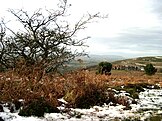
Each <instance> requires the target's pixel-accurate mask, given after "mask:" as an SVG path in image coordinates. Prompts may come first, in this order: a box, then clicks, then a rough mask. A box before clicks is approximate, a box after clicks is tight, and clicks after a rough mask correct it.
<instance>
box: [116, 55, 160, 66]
mask: <svg viewBox="0 0 162 121" xmlns="http://www.w3.org/2000/svg"><path fill="white" fill-rule="evenodd" d="M148 63H152V64H153V65H154V66H155V67H156V68H162V56H154V57H138V58H133V59H125V60H119V61H114V62H113V64H116V65H131V66H145V65H146V64H148Z"/></svg>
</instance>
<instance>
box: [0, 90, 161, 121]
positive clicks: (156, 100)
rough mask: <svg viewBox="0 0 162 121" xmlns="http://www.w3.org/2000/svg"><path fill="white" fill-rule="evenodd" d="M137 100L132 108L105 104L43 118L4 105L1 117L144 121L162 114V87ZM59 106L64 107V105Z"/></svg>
mask: <svg viewBox="0 0 162 121" xmlns="http://www.w3.org/2000/svg"><path fill="white" fill-rule="evenodd" d="M122 93H123V94H124V92H122ZM60 101H63V100H60ZM137 102H138V103H137V104H131V107H132V109H131V110H124V108H125V107H124V106H122V105H117V106H112V105H103V106H101V107H99V106H94V107H93V108H90V109H69V111H68V113H50V114H45V116H44V117H42V118H37V117H22V116H19V115H18V113H17V112H16V113H10V112H9V110H8V109H7V108H6V107H4V112H0V117H2V119H4V121H100V120H102V121H114V120H118V121H120V120H121V121H122V120H124V119H129V120H131V119H132V120H134V119H138V120H141V121H143V120H145V119H147V118H148V117H150V116H152V115H156V114H162V89H146V90H145V91H144V92H141V93H140V95H139V100H137ZM64 103H66V102H64ZM59 108H60V109H64V107H59Z"/></svg>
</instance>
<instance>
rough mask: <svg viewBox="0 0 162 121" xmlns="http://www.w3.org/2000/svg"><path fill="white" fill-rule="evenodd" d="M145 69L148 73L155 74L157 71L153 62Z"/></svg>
mask: <svg viewBox="0 0 162 121" xmlns="http://www.w3.org/2000/svg"><path fill="white" fill-rule="evenodd" d="M144 70H145V73H146V74H147V75H154V74H155V73H156V72H157V69H156V68H155V67H154V66H153V65H152V64H151V63H150V64H147V65H146V66H145V67H144Z"/></svg>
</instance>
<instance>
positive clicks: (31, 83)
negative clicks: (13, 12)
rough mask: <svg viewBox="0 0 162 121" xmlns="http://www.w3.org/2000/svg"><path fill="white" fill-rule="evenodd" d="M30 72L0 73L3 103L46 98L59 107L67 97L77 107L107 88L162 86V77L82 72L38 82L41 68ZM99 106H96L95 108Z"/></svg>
mask: <svg viewBox="0 0 162 121" xmlns="http://www.w3.org/2000/svg"><path fill="white" fill-rule="evenodd" d="M18 72H19V73H18ZM27 72H28V70H27V69H25V68H24V69H22V70H19V71H18V70H11V71H8V72H4V73H0V95H1V96H0V101H13V100H18V99H24V100H25V101H26V102H28V101H31V100H32V99H35V98H39V97H43V98H45V99H46V100H47V101H49V102H50V103H52V104H53V105H58V101H57V99H58V98H62V97H65V99H66V100H67V101H69V102H70V104H71V105H72V106H74V107H75V106H76V102H77V101H78V100H79V97H81V96H84V97H85V98H87V97H88V96H91V95H93V94H94V92H99V93H101V92H104V91H105V90H106V89H107V88H108V87H114V86H121V85H128V84H135V83H149V84H156V83H157V84H160V85H162V83H161V80H162V76H160V75H154V76H151V77H150V76H146V75H144V74H143V72H125V71H122V72H121V71H114V72H112V75H110V76H106V75H96V74H95V72H93V71H87V70H83V71H75V72H71V73H67V74H65V75H64V77H63V76H59V75H57V74H43V75H42V77H41V79H39V80H38V78H37V76H38V75H39V74H40V73H39V69H38V68H34V69H32V73H30V74H28V73H27ZM99 93H97V94H99ZM101 94H103V93H101ZM87 95H88V96H87ZM99 96H100V94H99ZM111 96H112V95H110V98H111ZM112 97H113V96H112ZM95 99H96V98H95ZM119 102H121V104H124V105H127V104H126V102H125V100H123V99H120V100H119ZM97 103H98V102H94V104H97ZM76 107H77V106H76Z"/></svg>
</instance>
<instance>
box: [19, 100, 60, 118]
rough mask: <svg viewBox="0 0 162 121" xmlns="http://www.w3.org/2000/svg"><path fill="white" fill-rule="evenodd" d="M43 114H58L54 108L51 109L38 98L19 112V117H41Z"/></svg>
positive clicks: (44, 101) (48, 104) (45, 102)
mask: <svg viewBox="0 0 162 121" xmlns="http://www.w3.org/2000/svg"><path fill="white" fill-rule="evenodd" d="M44 113H59V110H58V109H57V108H56V107H53V106H51V105H50V103H48V102H47V101H46V100H45V99H43V98H39V99H35V100H33V101H32V102H29V103H28V104H27V105H26V106H24V107H23V108H22V109H21V110H20V112H19V115H20V116H31V115H33V116H38V117H43V116H44Z"/></svg>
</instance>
